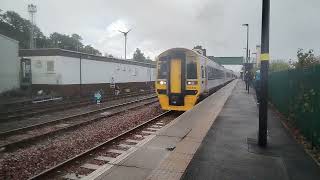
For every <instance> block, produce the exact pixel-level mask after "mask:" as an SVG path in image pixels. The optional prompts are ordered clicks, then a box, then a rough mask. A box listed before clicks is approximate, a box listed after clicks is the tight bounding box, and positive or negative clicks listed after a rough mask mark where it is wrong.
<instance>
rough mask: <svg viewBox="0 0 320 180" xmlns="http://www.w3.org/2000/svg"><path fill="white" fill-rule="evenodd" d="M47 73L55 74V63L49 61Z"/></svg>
mask: <svg viewBox="0 0 320 180" xmlns="http://www.w3.org/2000/svg"><path fill="white" fill-rule="evenodd" d="M47 72H54V61H47Z"/></svg>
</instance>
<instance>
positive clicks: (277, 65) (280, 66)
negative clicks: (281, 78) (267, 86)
mask: <svg viewBox="0 0 320 180" xmlns="http://www.w3.org/2000/svg"><path fill="white" fill-rule="evenodd" d="M288 69H290V65H289V63H288V62H285V61H282V60H277V61H272V62H271V63H270V67H269V72H278V71H285V70H288Z"/></svg>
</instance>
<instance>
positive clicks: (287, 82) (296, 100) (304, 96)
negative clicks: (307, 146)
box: [269, 65, 320, 146]
mask: <svg viewBox="0 0 320 180" xmlns="http://www.w3.org/2000/svg"><path fill="white" fill-rule="evenodd" d="M269 98H270V101H271V102H272V103H273V104H274V105H275V107H276V108H277V109H278V110H279V111H280V112H281V113H282V114H284V115H285V116H287V117H288V119H289V121H291V122H292V123H293V124H294V125H295V126H296V127H297V128H298V129H299V130H300V131H301V132H302V134H303V135H304V136H305V137H306V138H307V139H308V140H309V141H311V142H312V145H318V146H319V145H320V107H319V106H320V66H319V65H318V66H313V67H310V68H308V69H294V70H289V71H280V72H273V73H271V74H270V75H269Z"/></svg>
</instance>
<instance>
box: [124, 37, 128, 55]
mask: <svg viewBox="0 0 320 180" xmlns="http://www.w3.org/2000/svg"><path fill="white" fill-rule="evenodd" d="M124 59H125V60H127V34H124Z"/></svg>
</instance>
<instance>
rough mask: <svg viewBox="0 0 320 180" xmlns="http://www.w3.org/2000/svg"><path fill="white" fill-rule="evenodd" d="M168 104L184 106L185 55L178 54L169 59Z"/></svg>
mask: <svg viewBox="0 0 320 180" xmlns="http://www.w3.org/2000/svg"><path fill="white" fill-rule="evenodd" d="M169 70H170V71H169V72H170V74H169V76H168V80H169V83H168V85H169V86H168V90H169V105H174V106H184V92H185V55H184V54H183V55H182V54H178V55H177V56H175V57H171V59H170V61H169Z"/></svg>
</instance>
